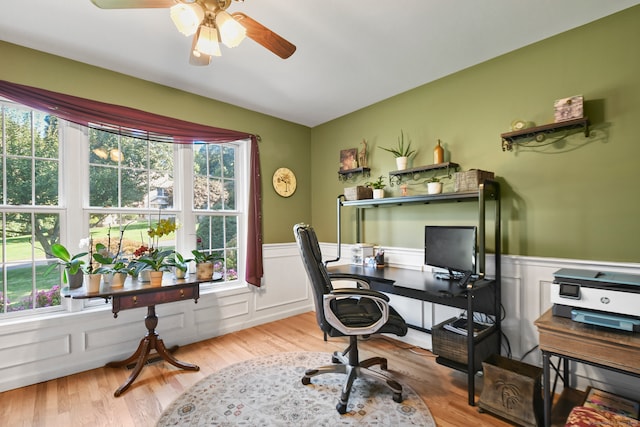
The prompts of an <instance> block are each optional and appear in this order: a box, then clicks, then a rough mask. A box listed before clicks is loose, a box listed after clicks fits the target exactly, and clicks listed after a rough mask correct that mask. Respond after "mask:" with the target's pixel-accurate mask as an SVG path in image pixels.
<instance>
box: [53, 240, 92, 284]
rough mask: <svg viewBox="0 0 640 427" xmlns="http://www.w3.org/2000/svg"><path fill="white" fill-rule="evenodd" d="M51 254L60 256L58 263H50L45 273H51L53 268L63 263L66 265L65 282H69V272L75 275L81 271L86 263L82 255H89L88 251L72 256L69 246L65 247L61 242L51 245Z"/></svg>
mask: <svg viewBox="0 0 640 427" xmlns="http://www.w3.org/2000/svg"><path fill="white" fill-rule="evenodd" d="M51 255H53V256H54V257H56V258H58V262H57V263H56V264H52V265H50V266H49V268H48V269H47V271H46V272H45V274H48V273H50V272H51V270H53V269H54V268H56V267H57V266H59V265H61V266H63V267H64V276H63V280H64V283H67V274H71V275H74V274H77V273H78V272H79V271H81V270H80V269H81V267H82V265H83V264H84V260H83V259H82V257H84V256H85V255H87V252H81V253H79V254H76V255H73V256H72V255H71V254H70V253H69V251H68V250H67V248H65V247H64V246H63V245H61V244H60V243H54V244H53V245H51Z"/></svg>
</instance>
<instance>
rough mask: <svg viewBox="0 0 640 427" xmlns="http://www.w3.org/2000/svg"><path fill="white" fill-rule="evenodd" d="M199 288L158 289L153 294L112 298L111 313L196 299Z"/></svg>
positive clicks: (146, 293) (196, 286)
mask: <svg viewBox="0 0 640 427" xmlns="http://www.w3.org/2000/svg"><path fill="white" fill-rule="evenodd" d="M199 289H200V288H199V287H198V285H197V284H196V285H195V286H188V287H182V288H178V289H174V288H172V287H168V288H165V289H162V288H160V289H158V290H157V291H154V292H145V293H140V294H137V295H123V296H114V298H113V312H114V313H117V312H118V311H120V310H127V309H130V308H138V307H148V306H150V305H157V304H164V303H167V302H175V301H182V300H187V299H198V297H199Z"/></svg>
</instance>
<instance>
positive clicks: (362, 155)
mask: <svg viewBox="0 0 640 427" xmlns="http://www.w3.org/2000/svg"><path fill="white" fill-rule="evenodd" d="M361 144H362V150H360V151H359V152H358V165H359V166H360V167H361V168H366V167H367V140H366V139H364V138H362V142H361Z"/></svg>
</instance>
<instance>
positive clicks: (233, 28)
mask: <svg viewBox="0 0 640 427" xmlns="http://www.w3.org/2000/svg"><path fill="white" fill-rule="evenodd" d="M216 25H217V27H218V28H219V29H220V38H221V39H222V43H224V45H225V46H227V47H229V48H232V47H236V46H238V45H239V44H240V43H241V42H242V40H244V38H245V37H246V36H247V29H246V28H244V27H243V26H242V25H240V24H239V23H238V21H236V20H235V19H233V17H232V16H231V15H229V14H228V13H227V12H225V11H224V10H221V11H220V12H218V13H217V14H216Z"/></svg>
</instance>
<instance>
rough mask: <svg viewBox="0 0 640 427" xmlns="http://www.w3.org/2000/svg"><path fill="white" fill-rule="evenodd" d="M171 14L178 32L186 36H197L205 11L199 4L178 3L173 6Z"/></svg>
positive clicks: (170, 10)
mask: <svg viewBox="0 0 640 427" xmlns="http://www.w3.org/2000/svg"><path fill="white" fill-rule="evenodd" d="M169 14H170V15H171V20H172V21H173V23H174V25H175V26H176V28H177V29H178V31H180V32H181V33H182V34H184V35H185V36H191V35H193V34H195V33H196V31H197V30H198V26H199V25H200V23H201V22H202V20H203V19H204V10H202V6H200V5H199V4H198V3H191V4H184V3H178V4H176V5H174V6H171V8H170V9H169Z"/></svg>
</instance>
